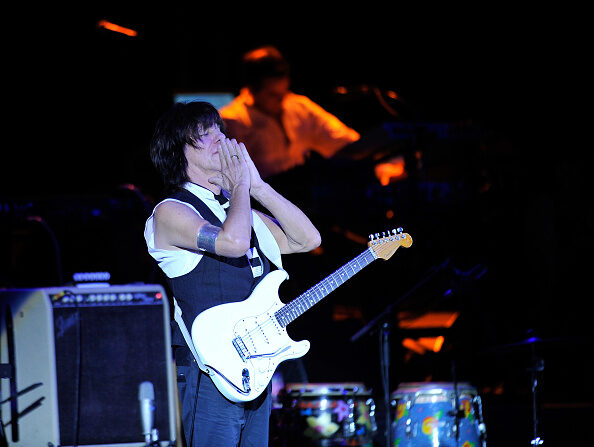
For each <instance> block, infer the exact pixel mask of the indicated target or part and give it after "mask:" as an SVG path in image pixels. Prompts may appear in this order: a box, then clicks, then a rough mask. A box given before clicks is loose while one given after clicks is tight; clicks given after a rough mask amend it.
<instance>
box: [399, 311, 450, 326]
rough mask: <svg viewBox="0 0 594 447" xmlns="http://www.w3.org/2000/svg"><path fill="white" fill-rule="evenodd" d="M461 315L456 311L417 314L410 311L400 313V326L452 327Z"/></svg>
mask: <svg viewBox="0 0 594 447" xmlns="http://www.w3.org/2000/svg"><path fill="white" fill-rule="evenodd" d="M458 316H460V312H456V311H440V312H426V313H424V314H422V315H416V314H413V313H410V312H399V313H398V327H400V328H401V329H431V328H444V329H448V328H450V327H452V325H453V324H454V322H455V321H456V320H457V319H458Z"/></svg>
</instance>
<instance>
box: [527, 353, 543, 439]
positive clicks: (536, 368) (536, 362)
mask: <svg viewBox="0 0 594 447" xmlns="http://www.w3.org/2000/svg"><path fill="white" fill-rule="evenodd" d="M531 348H532V367H531V368H528V369H527V370H528V371H530V376H531V377H530V379H531V387H530V390H531V393H532V424H533V434H534V438H532V441H530V444H531V445H541V444H542V443H543V442H544V440H543V439H542V438H541V437H540V436H538V404H537V401H536V388H537V386H538V373H539V372H542V371H544V360H543V359H540V358H537V357H536V353H535V351H534V344H532V345H531Z"/></svg>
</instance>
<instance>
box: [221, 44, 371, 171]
mask: <svg viewBox="0 0 594 447" xmlns="http://www.w3.org/2000/svg"><path fill="white" fill-rule="evenodd" d="M242 85H243V86H242V88H241V91H240V93H239V95H238V96H237V97H236V98H235V99H234V100H233V101H232V102H231V103H230V104H228V105H227V106H225V107H223V108H221V110H220V114H221V117H222V118H223V120H224V122H225V125H226V127H227V131H228V134H229V136H230V137H232V138H235V139H237V140H238V141H242V142H244V143H245V145H246V147H247V148H248V149H249V151H250V156H251V158H252V160H253V161H254V163H255V165H256V166H257V167H258V170H259V172H260V175H261V176H262V177H263V178H267V177H270V176H273V175H276V174H280V173H282V172H284V171H287V170H289V169H291V168H293V167H295V166H299V165H302V164H304V163H305V161H306V157H307V155H308V153H309V152H310V151H312V150H313V151H316V152H318V153H319V154H320V155H322V156H323V157H325V158H328V157H331V156H332V155H334V154H335V153H336V152H338V151H339V150H340V149H342V148H343V147H345V146H346V145H348V144H351V143H353V142H355V141H357V140H359V138H360V135H359V133H358V132H357V131H355V130H353V129H351V128H350V127H348V126H347V125H345V124H344V123H343V122H342V121H340V120H339V119H338V118H337V117H335V116H334V115H332V114H331V113H329V112H327V111H326V110H324V109H323V108H322V107H321V106H319V105H318V104H316V103H315V102H313V101H312V100H310V99H309V98H307V97H306V96H303V95H298V94H296V93H293V92H292V91H291V90H290V67H289V64H288V62H287V61H286V59H285V58H284V57H283V55H282V54H281V53H280V51H279V50H278V49H277V48H275V47H273V46H264V47H260V48H256V49H253V50H251V51H248V52H247V53H245V54H244V56H243V58H242Z"/></svg>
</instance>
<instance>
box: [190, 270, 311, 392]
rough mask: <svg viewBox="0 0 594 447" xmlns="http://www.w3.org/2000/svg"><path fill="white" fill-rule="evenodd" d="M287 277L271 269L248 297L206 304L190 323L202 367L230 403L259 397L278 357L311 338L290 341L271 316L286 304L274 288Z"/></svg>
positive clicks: (300, 350) (298, 352) (299, 351)
mask: <svg viewBox="0 0 594 447" xmlns="http://www.w3.org/2000/svg"><path fill="white" fill-rule="evenodd" d="M287 278H288V274H287V272H285V271H284V270H275V271H273V272H270V273H269V274H268V275H266V276H265V277H264V278H263V279H262V280H261V281H260V283H259V284H258V285H257V286H256V288H255V289H254V291H253V292H252V294H251V295H250V296H249V297H248V298H247V299H246V300H244V301H241V302H237V303H228V304H221V305H219V306H215V307H212V308H210V309H207V310H205V311H204V312H202V313H200V315H198V316H197V317H196V319H195V320H194V322H193V324H192V341H193V342H194V346H195V347H196V351H197V352H198V355H199V357H200V360H202V362H203V363H204V365H205V367H206V368H207V369H208V371H206V372H207V373H208V374H209V375H210V377H211V378H212V380H213V382H214V383H215V385H216V387H217V388H218V389H219V391H220V392H221V393H222V394H223V395H224V396H225V397H226V398H227V399H229V400H231V401H233V402H247V401H250V400H253V399H255V398H256V397H258V396H259V395H260V394H261V393H262V392H263V391H264V390H266V387H267V386H268V383H269V382H270V380H271V379H272V376H273V374H274V372H275V370H276V368H277V367H278V365H279V364H280V363H281V362H283V361H284V360H287V359H294V358H299V357H302V356H303V355H305V354H306V353H307V351H309V346H310V344H309V341H307V340H303V341H300V342H295V341H293V340H292V339H291V338H290V337H289V335H288V334H287V330H286V329H285V328H284V327H282V326H281V325H280V324H279V322H278V321H277V319H276V317H275V315H274V313H275V312H276V311H277V310H279V309H280V308H282V307H283V306H284V304H283V303H282V302H281V300H280V299H279V296H278V289H279V287H280V284H281V283H282V282H283V281H284V280H285V279H287Z"/></svg>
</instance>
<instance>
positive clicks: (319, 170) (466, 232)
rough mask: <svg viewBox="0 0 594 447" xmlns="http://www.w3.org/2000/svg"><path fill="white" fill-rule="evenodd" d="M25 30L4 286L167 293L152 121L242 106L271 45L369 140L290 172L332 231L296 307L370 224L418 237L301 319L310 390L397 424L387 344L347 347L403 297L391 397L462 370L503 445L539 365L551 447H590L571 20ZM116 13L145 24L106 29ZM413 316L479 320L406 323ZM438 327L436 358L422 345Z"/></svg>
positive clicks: (305, 88) (382, 17)
mask: <svg viewBox="0 0 594 447" xmlns="http://www.w3.org/2000/svg"><path fill="white" fill-rule="evenodd" d="M231 9H232V8H231ZM576 15H579V14H578V13H577V12H576ZM26 16H27V14H24V13H20V14H15V15H14V18H15V21H14V22H13V23H14V24H15V27H14V28H15V29H14V30H13V31H12V32H11V41H10V42H8V47H9V48H8V49H7V54H6V55H5V64H4V67H5V71H8V72H9V73H8V74H9V75H10V76H9V78H8V81H6V82H5V84H4V85H5V90H6V93H7V94H6V96H7V97H9V98H10V99H14V100H15V101H14V102H12V101H11V102H9V103H8V104H9V105H8V106H7V108H8V110H7V114H8V117H9V121H8V123H7V128H6V131H7V134H6V135H9V134H10V135H13V138H12V139H11V138H5V141H4V145H3V149H2V151H3V154H2V166H3V170H2V171H3V174H2V176H1V182H2V183H1V193H0V198H1V202H0V205H1V208H0V226H1V233H0V243H1V245H0V246H1V247H2V256H1V261H0V262H1V263H2V264H1V266H2V268H1V269H0V287H5V288H12V287H41V286H55V285H60V284H63V283H68V282H70V281H71V280H72V278H71V275H72V273H73V272H77V271H109V272H111V275H112V282H113V283H117V284H121V283H127V282H135V281H141V282H163V278H162V277H161V276H160V273H159V272H158V271H157V270H156V268H155V266H154V265H153V263H152V261H151V259H150V258H149V256H148V254H147V252H146V248H145V246H144V240H143V236H142V233H143V229H144V222H145V220H146V218H147V217H148V215H149V214H150V211H151V210H152V207H153V206H154V204H155V203H156V202H157V201H158V200H159V199H160V188H161V184H160V179H159V178H158V176H157V174H156V172H155V171H154V169H153V167H152V166H151V164H150V160H149V156H148V144H149V140H150V137H151V134H152V129H153V127H154V124H155V121H156V119H157V118H158V116H159V115H160V114H161V113H162V112H163V111H164V110H165V109H166V108H167V107H169V106H170V105H171V103H172V98H173V94H174V93H175V92H177V91H198V92H213V91H223V92H233V93H236V92H237V90H238V82H239V79H238V70H237V66H238V59H239V57H240V55H241V54H242V53H243V52H244V51H245V50H247V49H250V48H252V47H254V46H256V45H259V44H265V43H271V44H274V45H277V46H278V47H279V48H280V49H281V51H283V52H284V53H285V54H286V56H287V57H288V58H289V60H290V61H291V63H292V66H293V90H295V91H296V92H298V93H303V94H306V95H308V96H310V97H311V98H312V99H314V100H315V101H317V102H318V103H320V104H321V105H322V106H324V107H325V108H326V109H327V110H329V111H331V112H333V113H335V114H336V115H337V116H338V117H339V118H341V119H342V120H343V121H345V122H346V123H347V124H349V125H351V126H352V127H354V128H355V129H357V130H358V131H360V132H361V133H362V134H363V144H362V145H361V147H360V149H361V150H362V152H359V154H360V156H359V158H358V159H357V160H355V159H353V158H343V159H340V160H338V159H336V160H324V159H321V158H319V157H315V156H312V157H311V158H310V160H309V161H308V163H307V164H306V165H305V166H304V167H302V168H298V169H295V170H293V171H292V172H289V173H287V174H286V175H285V176H280V177H278V178H275V179H273V182H274V184H275V186H277V188H278V189H279V190H280V191H281V192H283V193H285V194H286V195H287V196H288V197H290V198H292V199H293V200H294V201H295V202H296V203H297V204H298V205H300V206H301V207H302V208H303V209H304V210H305V211H306V212H308V214H309V215H310V216H311V218H312V220H313V221H314V222H315V223H316V224H317V225H318V227H319V228H320V230H321V233H322V237H323V242H322V246H321V249H320V250H318V251H316V252H315V253H313V254H302V255H294V256H292V257H286V260H285V263H286V268H287V270H288V271H289V273H290V275H291V277H290V279H289V281H287V282H286V283H285V284H283V285H282V287H281V290H280V294H281V298H282V299H283V300H285V301H288V300H290V299H292V298H294V297H295V296H297V295H298V294H299V293H301V292H303V291H305V290H306V289H307V288H309V287H310V286H312V285H314V284H315V283H317V282H318V281H319V280H321V279H323V278H324V277H325V276H326V275H328V274H330V273H332V272H333V271H334V270H335V269H336V268H338V267H340V266H342V265H343V264H344V263H346V262H347V261H349V260H350V259H352V258H353V257H355V256H356V255H358V254H359V253H360V252H361V251H363V250H364V249H365V247H366V242H365V239H366V238H367V235H368V234H370V233H375V232H381V231H385V230H389V229H392V228H396V227H399V226H401V227H403V228H404V231H405V232H407V233H409V234H410V235H411V236H412V237H413V240H414V244H413V246H412V247H410V248H408V249H404V248H402V249H399V250H398V252H397V253H396V254H395V255H394V256H393V257H392V258H391V259H390V260H388V261H377V262H375V263H372V264H371V265H370V266H369V267H368V268H367V269H365V270H364V271H363V272H361V273H360V274H358V275H357V276H355V277H354V278H353V279H352V280H350V281H349V283H347V284H345V285H344V286H343V287H341V288H340V289H338V290H336V291H335V292H334V293H333V294H331V295H330V296H329V297H328V298H326V299H325V300H324V301H323V302H321V303H319V304H318V305H317V306H316V307H314V308H313V309H312V310H310V311H309V312H308V313H307V314H306V315H304V316H303V317H301V319H299V320H297V321H296V322H295V323H293V325H292V326H290V327H289V329H290V333H291V334H292V336H293V338H295V339H302V338H307V339H309V340H310V341H311V342H312V349H311V351H310V353H308V354H307V356H306V357H305V358H304V359H303V365H302V366H304V368H305V371H306V373H307V379H308V380H309V381H310V382H353V381H356V382H363V383H365V384H366V386H368V387H369V388H372V389H373V392H374V396H375V399H376V401H377V404H378V414H381V413H382V412H383V411H384V410H383V403H382V402H381V401H382V384H381V374H380V360H379V359H380V357H379V349H378V345H379V337H378V334H377V333H372V334H370V335H369V334H368V335H365V336H363V337H361V338H359V339H358V340H356V341H354V342H353V341H351V337H353V336H354V335H355V334H356V333H357V332H358V331H360V330H361V329H362V328H364V327H365V326H366V324H368V323H369V322H370V321H372V320H373V319H374V318H375V317H377V316H378V315H380V314H381V313H382V312H383V311H385V310H386V309H387V308H388V307H389V306H393V312H392V313H391V314H390V318H389V319H388V320H389V321H390V323H391V332H390V346H391V354H392V355H391V365H390V366H391V377H390V388H391V390H392V391H393V390H395V389H396V387H397V386H398V384H400V383H402V382H411V381H427V380H428V381H446V382H450V381H452V380H453V378H452V365H455V372H456V378H457V380H459V381H468V382H471V383H472V384H473V385H474V386H476V387H477V389H478V390H479V393H480V394H481V397H482V399H483V405H484V407H483V411H484V418H485V423H486V425H487V432H488V445H490V446H493V447H495V446H515V445H518V446H522V445H528V444H529V442H530V440H531V439H532V435H533V433H532V429H533V426H532V407H531V394H530V385H531V381H530V373H529V372H528V368H530V367H531V366H532V364H533V363H532V362H533V357H532V355H533V354H534V355H535V356H536V357H538V358H540V359H542V360H544V371H542V372H541V373H540V376H539V378H540V381H539V399H538V400H539V402H538V407H539V413H540V418H541V425H540V435H541V436H542V437H543V438H544V440H545V442H546V445H559V446H562V445H570V444H576V445H588V443H589V442H591V441H589V437H590V435H589V432H588V429H587V425H586V424H587V423H589V422H590V421H591V417H592V416H593V414H592V409H593V405H594V404H593V402H594V401H593V397H594V396H593V389H592V377H594V375H593V374H592V373H593V369H594V368H593V364H592V360H591V354H592V345H591V342H592V336H591V327H590V326H591V324H592V316H591V310H590V307H589V301H590V297H591V291H590V284H589V278H588V275H589V274H590V268H591V265H592V263H591V261H590V253H591V248H592V230H593V218H594V215H593V213H592V205H591V196H590V193H589V190H591V173H590V170H591V166H592V164H591V161H592V156H591V147H590V146H591V144H590V141H589V139H583V140H580V139H579V138H578V135H579V132H580V131H581V130H582V129H586V128H587V127H585V125H587V124H589V123H587V120H586V119H585V118H584V115H582V113H583V112H582V111H581V110H582V109H581V108H579V107H578V106H577V103H582V102H584V101H583V99H582V98H583V97H585V93H586V90H585V89H582V86H581V85H580V83H579V81H580V79H581V78H582V77H583V76H584V71H583V66H584V63H585V59H586V54H585V53H584V52H583V51H582V49H581V46H582V45H581V42H582V39H581V34H582V32H581V31H582V29H583V28H582V27H581V26H580V25H579V23H578V22H577V20H575V18H573V19H569V18H566V17H565V16H564V14H562V13H559V14H557V13H552V12H551V13H547V12H546V11H540V12H539V13H537V14H535V13H534V12H533V11H531V12H530V14H529V13H525V12H518V11H513V13H512V12H511V11H510V10H507V9H505V8H504V7H503V6H501V5H498V6H497V7H493V8H491V9H489V8H485V10H481V11H478V10H471V9H465V10H461V11H454V10H447V11H433V12H431V13H429V11H422V12H419V11H416V12H414V13H413V12H405V11H403V10H401V9H399V8H396V7H394V8H391V9H390V8H385V9H382V10H375V11H367V12H362V13H360V12H344V11H343V12H342V13H336V15H333V14H325V15H324V16H323V17H322V16H320V15H316V16H315V17H316V18H313V15H312V14H309V13H305V12H302V13H300V14H296V13H294V12H291V11H289V12H287V13H283V14H282V19H279V20H278V21H275V20H273V19H272V18H271V19H267V20H258V21H257V22H253V23H251V24H250V23H246V22H247V19H246V18H245V16H242V14H241V13H239V12H238V11H233V10H228V11H225V13H224V14H221V12H220V11H218V10H216V8H212V9H209V10H204V9H202V7H199V6H192V7H183V8H182V7H175V6H164V5H158V6H155V7H152V8H147V7H146V6H143V7H142V8H138V9H135V8H132V7H126V8H123V7H114V8H108V7H99V6H97V7H90V6H87V7H86V10H84V11H75V10H70V11H55V10H53V11H39V12H38V13H36V14H35V16H36V19H34V20H30V19H25V18H24V17H26ZM233 17H243V18H242V20H239V19H233ZM17 19H18V20H17ZM102 19H104V20H109V21H111V22H114V23H117V24H119V25H122V26H125V27H129V28H131V29H134V30H136V31H138V33H139V34H138V36H137V37H128V36H125V35H122V34H118V33H114V32H111V31H107V30H105V29H102V28H98V27H97V23H98V21H99V20H102ZM280 20H282V22H281V21H280ZM337 87H346V92H347V93H342V94H339V93H337ZM389 92H396V94H397V95H398V99H394V98H391V97H390V96H389V95H388V93H389ZM589 106H590V105H589V104H586V107H589ZM584 123H586V124H584ZM394 155H400V156H402V157H404V159H405V161H406V171H407V174H408V176H407V177H406V178H402V179H398V180H394V181H392V182H391V183H389V184H387V185H382V184H381V183H380V182H379V181H378V179H377V178H376V176H375V174H374V166H375V165H376V164H378V163H379V162H381V161H385V160H386V159H388V158H390V157H391V156H394ZM405 311H406V312H410V313H411V314H413V315H420V314H425V313H427V312H429V313H430V312H437V311H448V312H459V316H458V318H457V320H456V321H455V323H454V324H453V325H452V326H451V327H449V328H438V329H430V330H420V329H419V330H407V329H403V328H402V327H401V325H400V324H399V321H400V319H399V315H400V316H402V314H401V312H405ZM438 335H441V336H443V337H444V343H443V346H442V348H441V350H440V351H439V352H433V351H430V350H429V351H427V352H425V353H424V354H419V353H416V352H414V351H411V350H410V349H407V348H405V347H404V346H403V345H402V341H403V340H404V339H405V338H413V339H418V338H419V337H426V336H427V337H433V336H438ZM380 419H381V417H380ZM381 423H382V421H381V420H380V424H381ZM379 438H381V436H380V437H379ZM378 442H380V443H381V439H379V440H378Z"/></svg>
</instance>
